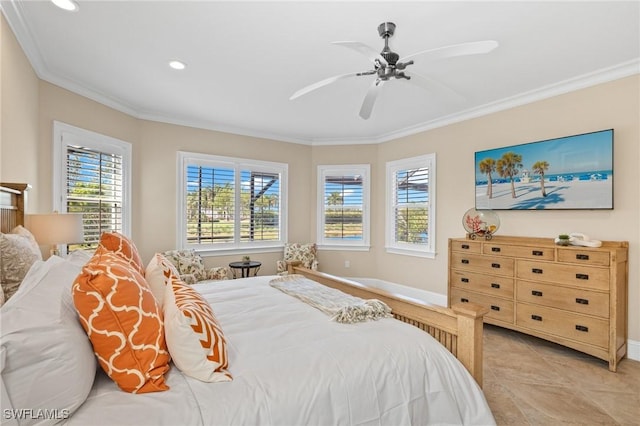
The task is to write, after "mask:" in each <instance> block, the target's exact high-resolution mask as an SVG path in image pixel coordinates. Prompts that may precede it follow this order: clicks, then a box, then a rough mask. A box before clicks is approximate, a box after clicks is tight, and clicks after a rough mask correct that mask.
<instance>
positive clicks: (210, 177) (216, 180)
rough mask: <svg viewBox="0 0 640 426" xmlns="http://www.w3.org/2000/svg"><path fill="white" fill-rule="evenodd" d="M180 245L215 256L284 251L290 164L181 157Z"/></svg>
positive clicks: (192, 156) (190, 154) (189, 155)
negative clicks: (272, 249) (230, 253)
mask: <svg viewBox="0 0 640 426" xmlns="http://www.w3.org/2000/svg"><path fill="white" fill-rule="evenodd" d="M178 163H179V164H178V173H179V186H178V192H179V194H178V197H179V199H178V206H179V212H178V237H177V238H178V245H179V246H181V247H184V248H187V247H188V248H194V249H196V250H198V251H204V252H206V251H211V252H216V253H223V252H233V251H237V250H243V251H246V250H251V249H260V250H261V251H263V250H264V249H265V248H282V246H283V244H284V241H286V235H285V232H286V231H285V230H286V214H285V212H286V186H287V169H288V167H287V165H286V164H282V163H270V162H264V161H256V160H246V159H241V158H230V157H219V156H213V155H206V154H196V153H189V152H179V153H178Z"/></svg>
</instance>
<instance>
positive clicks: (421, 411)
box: [68, 276, 494, 426]
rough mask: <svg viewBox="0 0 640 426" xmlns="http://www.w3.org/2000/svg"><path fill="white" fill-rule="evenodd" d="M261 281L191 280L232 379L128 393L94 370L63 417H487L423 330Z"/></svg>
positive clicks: (336, 421) (473, 420) (252, 420)
mask: <svg viewBox="0 0 640 426" xmlns="http://www.w3.org/2000/svg"><path fill="white" fill-rule="evenodd" d="M272 278H274V277H269V276H265V277H255V278H246V279H238V280H230V281H216V282H211V283H207V284H198V285H195V286H194V287H195V288H197V289H198V290H199V291H200V292H201V293H202V294H203V295H204V296H205V297H206V299H207V300H208V301H209V302H210V303H211V305H212V307H213V310H214V312H215V314H216V316H217V318H218V320H219V322H220V325H221V327H222V329H223V331H224V333H225V336H226V338H227V342H228V352H229V370H230V371H231V373H232V374H233V378H234V379H233V381H232V382H221V383H203V382H200V381H198V380H195V379H192V378H190V377H186V376H184V375H182V374H181V373H180V371H179V370H178V369H177V368H176V367H175V366H172V368H171V371H170V372H169V373H168V377H167V381H168V384H169V386H171V389H170V390H169V391H166V392H159V393H151V394H142V395H133V394H128V393H125V392H122V391H120V390H119V389H118V388H117V386H116V385H115V384H114V383H113V382H111V380H110V379H109V378H108V377H107V376H106V375H105V374H104V373H102V371H100V372H98V374H97V376H96V382H95V384H94V387H93V390H92V391H91V394H90V395H89V398H88V399H87V401H86V402H85V403H84V404H83V405H82V406H81V407H80V409H79V410H78V411H77V412H76V413H75V414H74V415H73V416H72V417H71V418H70V419H69V421H68V424H69V425H82V426H87V425H110V426H111V425H125V424H131V425H241V424H243V425H342V424H355V425H360V424H371V425H408V424H414V425H417V424H420V425H424V424H439V425H441V424H448V425H458V424H468V425H490V424H494V419H493V416H492V414H491V411H490V410H489V407H488V405H487V403H486V401H485V398H484V396H483V394H482V391H481V390H480V389H479V387H478V386H477V384H476V383H475V382H474V380H473V378H472V377H471V376H470V375H469V374H468V373H467V371H466V370H465V369H464V367H463V366H462V365H461V364H460V363H459V362H458V361H457V360H456V359H455V358H454V357H453V356H452V355H451V354H450V353H449V352H448V351H447V350H446V349H445V348H444V347H442V346H441V345H440V344H439V343H437V342H436V341H435V340H434V339H433V338H431V336H429V335H428V334H426V333H424V332H423V331H421V330H419V329H417V328H415V327H413V326H410V325H407V324H404V323H401V322H399V321H396V320H394V319H382V320H379V321H373V322H366V323H358V324H340V323H336V322H333V321H329V319H328V318H329V317H328V316H326V315H325V314H324V313H322V312H320V311H319V310H317V309H314V308H312V307H310V306H308V305H306V304H305V303H303V302H301V301H299V300H297V299H296V298H294V297H291V296H288V295H286V294H284V293H282V292H280V291H279V290H277V289H274V288H272V287H270V286H269V285H268V283H269V281H270V280H271V279H272Z"/></svg>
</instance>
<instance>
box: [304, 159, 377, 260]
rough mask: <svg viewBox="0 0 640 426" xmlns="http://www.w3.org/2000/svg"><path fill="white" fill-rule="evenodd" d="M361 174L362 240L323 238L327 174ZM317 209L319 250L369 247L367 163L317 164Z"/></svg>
mask: <svg viewBox="0 0 640 426" xmlns="http://www.w3.org/2000/svg"><path fill="white" fill-rule="evenodd" d="M334 175H340V176H349V175H360V176H362V240H332V239H325V238H324V222H325V207H326V206H325V203H324V185H325V179H326V177H327V176H334ZM317 180H318V191H317V192H318V209H317V226H316V240H317V244H318V249H320V250H362V251H366V250H369V249H370V229H371V226H370V223H371V222H370V210H371V209H370V205H371V204H370V192H371V191H370V181H371V166H370V165H369V164H345V165H319V166H318V176H317Z"/></svg>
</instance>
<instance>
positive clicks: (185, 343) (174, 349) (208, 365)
mask: <svg viewBox="0 0 640 426" xmlns="http://www.w3.org/2000/svg"><path fill="white" fill-rule="evenodd" d="M164 315H165V322H164V324H165V336H166V338H167V346H168V347H169V352H171V358H172V359H173V363H174V364H175V365H176V367H178V368H179V369H180V371H182V372H183V373H184V374H186V375H187V376H191V377H193V378H196V379H198V380H202V381H203V382H223V381H230V380H232V377H231V374H230V373H229V372H228V371H227V367H228V359H227V346H226V345H227V344H226V340H225V337H224V334H223V333H222V329H221V328H220V324H218V321H217V320H216V317H215V315H214V314H213V310H212V309H211V306H210V305H209V303H207V301H206V300H205V299H204V298H203V297H202V296H201V295H200V293H198V292H197V291H196V290H194V289H193V288H192V287H190V286H188V285H186V284H185V283H183V282H182V281H180V279H179V278H176V277H172V279H171V285H167V287H166V292H165V296H164Z"/></svg>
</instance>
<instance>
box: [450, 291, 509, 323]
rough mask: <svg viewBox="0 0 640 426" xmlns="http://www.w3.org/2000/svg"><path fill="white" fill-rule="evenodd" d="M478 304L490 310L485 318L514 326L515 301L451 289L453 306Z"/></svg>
mask: <svg viewBox="0 0 640 426" xmlns="http://www.w3.org/2000/svg"><path fill="white" fill-rule="evenodd" d="M467 302H471V303H476V304H478V305H480V306H484V307H486V308H487V309H489V312H488V313H487V314H486V315H485V317H489V318H493V319H496V320H499V321H503V322H506V323H509V324H513V301H512V300H505V299H500V298H497V297H491V296H486V295H482V294H479V293H474V292H472V291H465V290H461V289H458V288H452V289H451V304H454V303H467Z"/></svg>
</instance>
